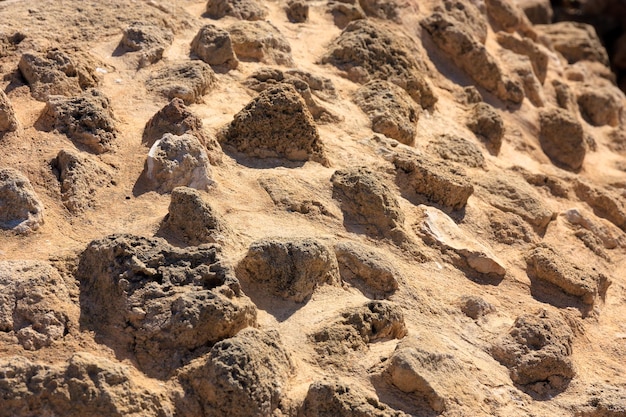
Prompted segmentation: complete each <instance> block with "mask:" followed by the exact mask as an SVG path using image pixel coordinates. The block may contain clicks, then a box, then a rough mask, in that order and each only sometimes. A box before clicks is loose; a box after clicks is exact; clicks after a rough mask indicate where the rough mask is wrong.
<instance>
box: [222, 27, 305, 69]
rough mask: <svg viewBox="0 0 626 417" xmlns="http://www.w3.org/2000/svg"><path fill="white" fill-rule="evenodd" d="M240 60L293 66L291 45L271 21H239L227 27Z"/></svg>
mask: <svg viewBox="0 0 626 417" xmlns="http://www.w3.org/2000/svg"><path fill="white" fill-rule="evenodd" d="M227 30H228V32H229V33H230V38H231V40H232V43H233V49H234V50H235V54H237V58H238V59H239V60H240V61H249V62H262V63H264V64H276V65H285V66H289V67H293V66H294V65H295V64H294V62H293V58H292V57H291V46H290V45H289V42H288V41H287V39H286V38H285V37H284V36H283V35H282V33H280V31H279V30H278V29H277V28H276V27H275V26H274V25H272V24H271V23H269V22H260V21H259V22H245V21H244V22H238V23H234V24H233V25H231V26H229V27H228V28H227Z"/></svg>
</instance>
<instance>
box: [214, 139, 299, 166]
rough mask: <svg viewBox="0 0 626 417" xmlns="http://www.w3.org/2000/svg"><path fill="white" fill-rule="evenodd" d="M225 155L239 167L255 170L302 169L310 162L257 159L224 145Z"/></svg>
mask: <svg viewBox="0 0 626 417" xmlns="http://www.w3.org/2000/svg"><path fill="white" fill-rule="evenodd" d="M222 150H223V151H224V153H225V154H226V155H227V156H229V157H231V158H232V159H234V160H235V161H236V162H237V163H238V164H239V165H243V166H245V167H247V168H254V169H273V168H278V167H284V168H301V167H302V166H304V164H305V163H306V162H308V161H291V160H289V159H285V158H256V157H252V156H248V155H246V154H243V153H241V152H236V151H234V150H232V149H229V148H228V146H227V145H224V144H222Z"/></svg>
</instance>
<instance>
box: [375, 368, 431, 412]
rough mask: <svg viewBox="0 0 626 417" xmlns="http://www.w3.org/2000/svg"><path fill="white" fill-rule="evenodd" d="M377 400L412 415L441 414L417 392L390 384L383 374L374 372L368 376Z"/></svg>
mask: <svg viewBox="0 0 626 417" xmlns="http://www.w3.org/2000/svg"><path fill="white" fill-rule="evenodd" d="M370 380H371V382H372V385H373V386H374V390H375V391H376V395H377V396H378V400H379V401H380V402H381V403H384V404H386V405H388V406H389V407H391V408H393V409H394V410H397V411H401V412H404V413H406V414H409V415H411V416H413V417H437V416H439V415H441V413H438V412H437V411H435V410H433V409H432V408H431V407H430V406H429V405H428V402H427V401H426V399H425V398H424V397H422V396H420V395H419V394H418V393H406V392H402V391H400V390H399V389H398V388H396V387H394V386H393V385H391V383H390V382H389V381H388V380H387V378H386V377H385V375H384V374H382V375H381V374H376V375H373V376H372V377H371V378H370Z"/></svg>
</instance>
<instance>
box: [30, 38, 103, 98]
mask: <svg viewBox="0 0 626 417" xmlns="http://www.w3.org/2000/svg"><path fill="white" fill-rule="evenodd" d="M96 66H97V63H96V62H95V60H94V59H93V58H92V57H91V56H90V55H89V54H87V53H84V52H81V51H64V50H61V49H59V48H51V49H49V50H48V51H45V52H43V53H38V52H27V53H25V54H24V55H22V57H21V58H20V62H19V64H18V68H19V70H20V73H21V74H22V76H23V77H24V79H25V80H26V81H27V82H28V85H29V86H30V92H31V95H32V96H33V97H34V98H35V99H36V100H39V101H46V100H47V99H48V96H50V95H65V96H73V95H77V94H80V93H81V91H82V90H84V89H87V88H92V87H96V86H97V85H98V84H99V82H100V78H99V76H98V75H97V73H96Z"/></svg>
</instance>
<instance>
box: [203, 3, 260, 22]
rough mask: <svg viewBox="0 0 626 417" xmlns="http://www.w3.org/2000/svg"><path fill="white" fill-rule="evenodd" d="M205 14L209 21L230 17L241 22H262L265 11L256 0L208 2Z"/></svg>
mask: <svg viewBox="0 0 626 417" xmlns="http://www.w3.org/2000/svg"><path fill="white" fill-rule="evenodd" d="M206 14H207V16H208V17H210V18H211V19H221V18H223V17H225V16H231V17H234V18H237V19H241V20H264V19H265V18H266V17H267V9H266V8H265V7H264V6H263V5H262V3H260V2H258V1H257V0H209V1H208V2H207V5H206Z"/></svg>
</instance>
